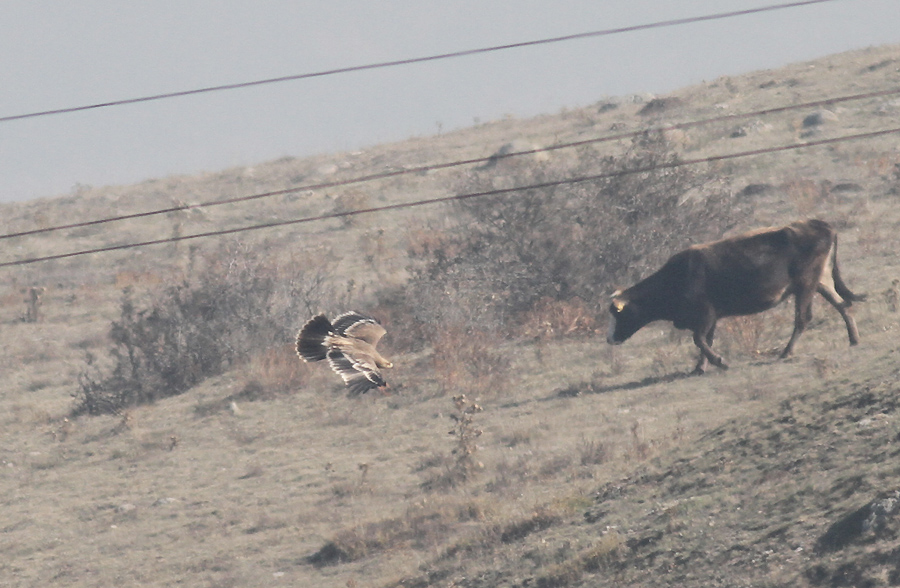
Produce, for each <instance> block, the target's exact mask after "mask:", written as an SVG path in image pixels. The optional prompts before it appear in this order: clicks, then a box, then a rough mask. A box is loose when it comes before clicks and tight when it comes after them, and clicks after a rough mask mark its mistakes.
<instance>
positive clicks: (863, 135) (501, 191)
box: [0, 127, 900, 268]
mask: <svg viewBox="0 0 900 588" xmlns="http://www.w3.org/2000/svg"><path fill="white" fill-rule="evenodd" d="M895 133H900V127H898V128H893V129H883V130H880V131H871V132H868V133H858V134H855V135H845V136H842V137H834V138H831V139H820V140H818V141H809V142H806V143H792V144H789V145H782V146H779V147H764V148H761V149H754V150H752V151H741V152H738V153H729V154H725V155H713V156H710V157H702V158H697V159H686V160H682V161H675V162H670V163H665V164H662V165H655V166H646V167H643V168H636V169H629V170H620V171H616V172H607V173H602V174H595V175H588V176H581V177H576V178H567V179H564V180H555V181H551V182H542V183H539V184H531V185H528V186H518V187H514V188H502V189H496V190H487V191H484V192H474V193H470V194H457V195H453V196H442V197H439V198H431V199H427V200H416V201H413V202H404V203H399V204H388V205H385V206H375V207H371V208H363V209H359V210H351V211H346V212H335V213H330V214H322V215H317V216H309V217H303V218H299V219H292V220H286V221H277V222H271V223H263V224H258V225H250V226H245V227H237V228H233V229H224V230H218V231H209V232H205V233H195V234H192V235H183V236H180V237H168V238H165V239H155V240H152V241H143V242H139V243H127V244H123V245H111V246H109V247H99V248H96V249H85V250H81V251H72V252H69V253H60V254H56V255H47V256H44V257H34V258H30V259H21V260H17V261H7V262H3V263H0V268H3V267H11V266H18V265H28V264H33V263H38V262H41V261H51V260H59V259H67V258H70V257H77V256H81V255H89V254H95V253H106V252H110V251H121V250H124V249H135V248H138V247H147V246H150V245H160V244H163V243H174V242H177V241H187V240H191V239H200V238H204V237H214V236H223V235H233V234H236V233H244V232H247V231H256V230H262V229H272V228H277V227H285V226H289V225H299V224H304V223H311V222H316V221H322V220H328V219H337V218H344V217H350V216H358V215H361V214H371V213H375V212H386V211H393V210H402V209H407V208H415V207H419V206H426V205H430V204H440V203H446V202H455V201H462V200H469V199H472V198H480V197H485V196H497V195H500V194H510V193H514V192H523V191H525V190H534V189H541V188H550V187H554V186H563V185H568V184H579V183H583V182H590V181H596V180H602V179H607V178H613V177H618V176H624V175H628V174H636V173H645V172H649V171H654V170H658V169H672V168H677V167H683V166H686V165H696V164H700V163H715V162H719V161H727V160H731V159H738V158H741V157H751V156H754V155H765V154H770V153H779V152H784V151H791V150H794V149H803V148H806V147H818V146H822V145H833V144H836V143H843V142H847V141H856V140H861V139H872V138H875V137H881V136H885V135H890V134H895Z"/></svg>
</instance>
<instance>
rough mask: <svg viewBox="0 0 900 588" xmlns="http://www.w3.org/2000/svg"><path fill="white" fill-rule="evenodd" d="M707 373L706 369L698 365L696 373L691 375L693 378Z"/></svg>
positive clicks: (693, 372)
mask: <svg viewBox="0 0 900 588" xmlns="http://www.w3.org/2000/svg"><path fill="white" fill-rule="evenodd" d="M705 373H706V368H704V367H702V366H699V365H698V366H697V367H695V368H694V371H692V372H691V375H692V376H702V375H703V374H705Z"/></svg>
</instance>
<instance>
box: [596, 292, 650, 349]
mask: <svg viewBox="0 0 900 588" xmlns="http://www.w3.org/2000/svg"><path fill="white" fill-rule="evenodd" d="M609 315H610V317H609V332H608V333H607V335H606V341H607V343H609V344H610V345H619V344H621V343H624V342H625V341H627V340H628V338H629V337H631V336H632V335H634V334H635V333H637V332H638V330H639V329H640V328H641V327H643V326H644V325H646V324H647V321H646V320H644V319H643V318H642V317H641V312H640V308H639V307H638V305H637V304H636V303H635V302H633V301H631V300H628V298H626V297H624V296H623V295H622V291H621V290H617V291H616V293H615V294H613V295H612V302H611V303H610V305H609Z"/></svg>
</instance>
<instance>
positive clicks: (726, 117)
mask: <svg viewBox="0 0 900 588" xmlns="http://www.w3.org/2000/svg"><path fill="white" fill-rule="evenodd" d="M895 94H900V88H891V89H887V90H879V91H876V92H866V93H863V94H853V95H848V96H838V97H834V98H825V99H822V100H814V101H812V102H803V103H799V104H791V105H787V106H776V107H773V108H766V109H762V110H756V111H752V112H743V113H734V114H723V115H720V116H715V117H712V118H706V119H700V120H694V121H688V122H683V123H673V124H669V125H662V126H656V127H648V128H643V129H640V130H637V131H628V132H624V133H617V134H614V135H606V136H603V137H595V138H591V139H582V140H579V141H572V142H566V143H557V144H554V145H550V146H547V147H540V148H535V149H528V150H523V151H513V152H509V153H502V154H493V155H490V156H487V157H477V158H472V159H463V160H457V161H450V162H444V163H435V164H428V165H422V166H416V167H408V168H404V169H401V170H394V171H388V172H380V173H375V174H368V175H364V176H358V177H355V178H348V179H344V180H334V181H331V182H321V183H317V184H305V185H302V186H295V187H293V188H285V189H283V190H273V191H269V192H262V193H258V194H249V195H245V196H236V197H233V198H226V199H222V200H212V201H209V202H200V203H195V204H179V205H176V206H170V207H167V208H160V209H155V210H148V211H144V212H136V213H132V214H123V215H117V216H111V217H105V218H100V219H93V220H88V221H79V222H74V223H68V224H63V225H55V226H51V227H43V228H39V229H29V230H25V231H16V232H13V233H7V234H2V235H0V240H3V239H11V238H13V237H25V236H31V235H38V234H42V233H49V232H53V231H61V230H66V229H77V228H83V227H88V226H94V225H100V224H106V223H111V222H117V221H124V220H134V219H138V218H146V217H151V216H156V215H161V214H169V213H174V212H182V211H189V210H196V209H202V208H210V207H214V206H221V205H224V204H237V203H241V202H249V201H252V200H259V199H263V198H271V197H274V196H284V195H286V194H292V193H296V192H306V191H311V190H323V189H328V188H337V187H340V186H348V185H351V184H361V183H366V182H372V181H377V180H384V179H388V178H394V177H397V176H404V175H409V174H422V173H427V172H432V171H437V170H442V169H450V168H454V167H460V166H465V165H474V164H479V163H481V164H484V163H487V162H489V161H498V160H501V159H509V158H512V157H521V156H524V155H533V154H535V153H538V152H545V151H556V150H559V149H571V148H574V147H583V146H586V145H592V144H598V143H605V142H611V141H619V140H623V139H630V138H633V137H636V136H638V135H640V134H642V133H645V132H648V131H657V132H666V131H672V130H684V129H689V128H694V127H699V126H703V125H708V124H714V123H722V122H733V121H735V120H741V119H746V118H753V117H762V116H768V115H772V114H778V113H781V112H788V111H792V110H802V109H812V108H822V107H825V106H830V105H834V104H840V103H843V102H850V101H855V100H866V99H871V98H880V97H885V96H891V95H895Z"/></svg>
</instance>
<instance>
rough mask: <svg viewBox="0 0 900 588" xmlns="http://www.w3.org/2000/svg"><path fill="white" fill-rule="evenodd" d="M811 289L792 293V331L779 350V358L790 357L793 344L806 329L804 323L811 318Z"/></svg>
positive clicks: (807, 322) (806, 323)
mask: <svg viewBox="0 0 900 588" xmlns="http://www.w3.org/2000/svg"><path fill="white" fill-rule="evenodd" d="M813 293H814V292H813V290H801V291H799V292H797V293H796V294H795V295H794V303H795V306H794V332H793V333H791V338H790V340H789V341H788V344H787V345H786V346H785V348H784V351H782V352H781V358H782V359H784V358H785V357H790V356H791V354H793V353H794V344H795V343H796V342H797V339H799V338H800V334H801V333H802V332H803V331H805V330H806V325H808V324H809V321H810V320H812V299H813Z"/></svg>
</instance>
